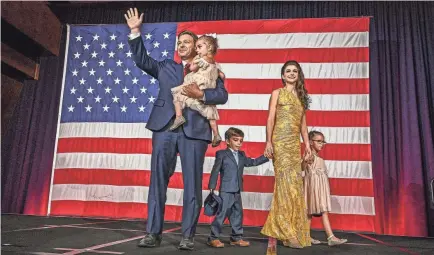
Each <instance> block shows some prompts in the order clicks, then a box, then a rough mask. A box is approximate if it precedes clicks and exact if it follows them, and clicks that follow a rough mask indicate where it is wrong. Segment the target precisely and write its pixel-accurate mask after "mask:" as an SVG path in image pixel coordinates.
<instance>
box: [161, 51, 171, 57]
mask: <svg viewBox="0 0 434 255" xmlns="http://www.w3.org/2000/svg"><path fill="white" fill-rule="evenodd" d="M168 53H169V52H168V51H167V50H164V51H163V52H161V54H163V57H167V54H168Z"/></svg>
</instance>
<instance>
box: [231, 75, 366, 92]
mask: <svg viewBox="0 0 434 255" xmlns="http://www.w3.org/2000/svg"><path fill="white" fill-rule="evenodd" d="M305 84H306V89H307V91H308V93H309V94H369V79H306V80H305ZM225 87H226V90H227V91H228V93H229V94H271V92H273V90H275V89H278V88H281V87H282V81H281V80H279V79H226V80H225Z"/></svg>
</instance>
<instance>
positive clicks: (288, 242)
mask: <svg viewBox="0 0 434 255" xmlns="http://www.w3.org/2000/svg"><path fill="white" fill-rule="evenodd" d="M283 245H284V246H286V247H289V248H293V249H302V248H303V246H301V244H300V243H299V242H298V240H297V239H295V238H294V239H290V240H286V241H283Z"/></svg>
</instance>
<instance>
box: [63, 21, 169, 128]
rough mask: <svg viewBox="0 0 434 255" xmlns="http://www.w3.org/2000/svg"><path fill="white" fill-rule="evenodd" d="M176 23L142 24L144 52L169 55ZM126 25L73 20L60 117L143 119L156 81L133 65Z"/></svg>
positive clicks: (155, 94)
mask: <svg viewBox="0 0 434 255" xmlns="http://www.w3.org/2000/svg"><path fill="white" fill-rule="evenodd" d="M176 28H177V25H176V23H164V24H162V23H160V24H145V25H143V26H142V29H141V36H142V38H143V41H144V43H145V47H146V49H147V50H148V55H149V56H151V57H152V58H154V59H156V60H158V61H162V60H164V59H173V57H174V53H175V41H176ZM129 33H130V29H129V28H128V27H127V25H100V26H71V27H70V36H69V39H68V40H69V42H68V46H67V49H68V51H67V67H66V73H65V85H64V91H63V102H62V117H61V122H62V123H65V122H120V123H138V122H147V120H148V118H149V115H150V113H151V110H152V106H153V103H154V102H155V100H156V98H157V97H158V91H159V88H158V86H159V85H158V81H157V80H156V79H155V78H153V77H151V76H150V75H148V74H147V73H146V72H144V71H142V70H140V69H139V68H138V67H136V65H135V63H134V61H133V56H132V53H131V51H130V48H129V45H128V34H129Z"/></svg>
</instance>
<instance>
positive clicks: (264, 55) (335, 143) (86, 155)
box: [48, 18, 375, 232]
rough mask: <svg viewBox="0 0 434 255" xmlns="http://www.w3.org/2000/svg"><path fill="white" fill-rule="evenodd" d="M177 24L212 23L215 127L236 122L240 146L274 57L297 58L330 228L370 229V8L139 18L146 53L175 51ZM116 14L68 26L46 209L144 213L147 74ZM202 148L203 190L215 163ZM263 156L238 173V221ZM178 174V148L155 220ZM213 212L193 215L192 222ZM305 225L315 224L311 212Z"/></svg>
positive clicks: (175, 192) (159, 55)
mask: <svg viewBox="0 0 434 255" xmlns="http://www.w3.org/2000/svg"><path fill="white" fill-rule="evenodd" d="M185 29H188V30H191V31H193V32H195V33H197V34H198V35H201V34H215V35H216V37H217V39H218V41H219V46H220V48H219V51H218V53H217V56H216V60H217V62H218V63H219V65H220V67H221V69H222V71H223V72H224V73H225V74H226V77H227V79H226V81H225V86H226V88H227V90H228V93H229V99H228V102H227V103H226V104H225V105H221V106H219V107H218V108H219V113H220V117H221V119H220V120H219V121H218V123H219V126H220V132H221V135H222V136H223V133H224V132H225V131H226V129H227V128H228V127H230V126H235V127H238V128H241V129H242V130H243V131H244V132H245V135H246V136H245V143H244V145H243V150H244V151H245V152H246V154H247V155H248V156H250V157H257V156H259V155H261V154H262V153H263V151H264V148H265V137H266V134H265V124H266V119H267V109H268V101H269V98H270V94H271V92H272V90H274V89H276V88H279V87H281V86H282V83H281V80H280V68H281V66H282V65H283V63H284V62H285V61H287V60H289V59H294V60H297V61H298V62H300V63H301V66H302V68H303V71H304V74H305V77H306V87H307V90H308V91H309V94H310V95H311V97H312V104H311V109H310V110H309V111H308V112H307V123H308V126H309V130H312V129H315V130H319V131H321V132H323V133H324V135H325V138H326V141H327V142H328V144H327V146H326V147H325V150H324V151H323V152H321V153H322V154H321V155H322V156H323V158H324V159H325V160H326V164H327V166H328V170H329V177H330V185H331V192H332V213H331V215H330V220H331V224H332V227H333V228H334V229H342V230H354V231H372V232H373V231H374V217H375V208H374V194H373V180H372V167H371V146H370V120H369V119H370V117H369V115H370V113H369V18H321V19H287V20H245V21H211V22H181V23H156V24H144V25H143V26H142V29H141V32H142V33H141V36H142V38H143V41H144V43H145V46H146V48H147V49H148V54H149V55H150V56H151V57H153V58H155V59H157V60H164V59H174V60H175V61H178V62H180V59H179V57H178V56H177V54H176V50H175V44H176V35H177V34H178V33H179V32H180V31H183V30H185ZM128 34H129V29H128V27H127V25H126V24H119V25H97V26H94V25H92V26H83V25H80V26H78V25H77V26H76V25H74V26H69V27H68V44H67V48H66V50H67V52H66V58H65V70H64V77H63V89H62V91H63V92H62V100H61V105H60V107H61V109H60V112H61V114H60V117H59V126H58V134H57V137H58V138H57V145H56V151H55V157H54V166H53V174H52V184H51V192H50V201H49V208H48V209H49V210H48V211H49V214H50V215H75V216H102V217H114V218H147V204H146V203H147V195H148V186H149V180H150V162H151V151H152V146H151V132H150V131H149V130H147V129H146V128H145V125H146V122H147V120H148V117H149V114H150V112H151V110H152V107H153V103H154V102H155V100H156V99H157V98H158V91H159V87H158V81H157V80H156V79H155V78H153V77H151V76H150V75H148V74H147V73H146V72H143V71H141V70H140V69H139V68H138V67H136V66H135V64H134V62H133V60H132V55H131V51H130V49H129V46H128V42H127V40H128ZM224 146H225V145H224V143H222V145H221V146H220V147H219V148H211V147H209V149H208V151H207V153H206V159H205V163H204V175H203V199H205V197H206V195H207V194H208V191H207V185H208V180H209V175H210V171H211V168H212V165H213V162H214V156H215V151H216V150H217V149H222V148H224ZM273 186H274V172H273V167H272V164H271V163H267V164H264V165H262V166H259V167H251V168H246V169H245V172H244V192H243V194H242V198H243V206H244V224H245V225H255V226H260V225H262V224H263V223H264V222H265V219H266V217H267V214H268V209H269V206H270V203H271V199H272V192H273ZM182 194H183V182H182V173H181V165H180V162H179V158H178V164H177V167H176V172H175V174H174V175H173V176H172V178H171V180H170V183H169V188H168V192H167V202H166V214H165V219H166V220H168V221H180V220H181V215H182ZM211 220H212V218H210V217H207V216H204V215H203V214H202V215H201V217H200V222H211ZM313 227H314V228H316V227H321V224H320V221H319V220H318V219H314V221H313Z"/></svg>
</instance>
